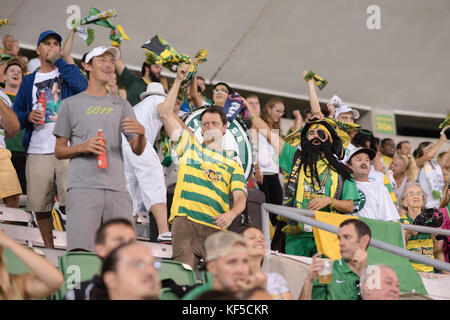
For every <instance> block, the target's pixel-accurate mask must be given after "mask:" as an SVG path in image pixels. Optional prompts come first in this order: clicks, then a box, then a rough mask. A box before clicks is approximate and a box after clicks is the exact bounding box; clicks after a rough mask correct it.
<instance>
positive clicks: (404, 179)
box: [386, 155, 418, 199]
mask: <svg viewBox="0 0 450 320" xmlns="http://www.w3.org/2000/svg"><path fill="white" fill-rule="evenodd" d="M417 175H418V169H417V167H416V162H415V161H414V159H413V157H412V156H405V155H398V156H395V157H394V159H393V160H392V163H391V165H390V166H389V170H388V172H387V174H386V176H387V177H388V179H389V181H390V182H391V184H392V187H393V188H394V194H395V197H396V198H397V199H400V197H401V195H402V193H403V191H404V190H405V187H406V184H407V183H410V182H415V181H416V179H417Z"/></svg>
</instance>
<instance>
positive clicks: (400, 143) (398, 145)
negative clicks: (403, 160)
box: [395, 140, 411, 150]
mask: <svg viewBox="0 0 450 320" xmlns="http://www.w3.org/2000/svg"><path fill="white" fill-rule="evenodd" d="M404 143H409V144H411V143H410V142H409V141H406V140H404V141H400V142H399V143H397V146H396V147H395V149H397V150H400V149H401V148H402V145H403V144H404Z"/></svg>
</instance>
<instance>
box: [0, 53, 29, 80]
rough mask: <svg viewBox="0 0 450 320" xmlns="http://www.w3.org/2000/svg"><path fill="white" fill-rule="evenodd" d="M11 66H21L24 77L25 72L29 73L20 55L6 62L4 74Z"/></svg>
mask: <svg viewBox="0 0 450 320" xmlns="http://www.w3.org/2000/svg"><path fill="white" fill-rule="evenodd" d="M11 66H18V67H19V68H20V70H21V71H22V77H24V76H25V74H26V73H27V65H26V64H25V63H24V62H23V61H22V59H20V58H19V57H13V58H11V59H9V60H8V62H6V68H5V70H4V72H3V74H6V71H7V70H8V68H9V67H11Z"/></svg>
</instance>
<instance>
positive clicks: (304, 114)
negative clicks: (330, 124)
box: [302, 109, 312, 119]
mask: <svg viewBox="0 0 450 320" xmlns="http://www.w3.org/2000/svg"><path fill="white" fill-rule="evenodd" d="M308 113H311V114H312V111H311V110H310V109H306V110H305V111H303V114H302V116H303V119H305V118H306V115H307V114H308Z"/></svg>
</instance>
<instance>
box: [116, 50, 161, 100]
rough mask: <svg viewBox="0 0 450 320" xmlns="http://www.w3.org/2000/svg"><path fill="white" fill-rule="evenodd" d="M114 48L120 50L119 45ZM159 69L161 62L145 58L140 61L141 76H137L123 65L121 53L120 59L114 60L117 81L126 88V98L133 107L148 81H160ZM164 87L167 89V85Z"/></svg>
mask: <svg viewBox="0 0 450 320" xmlns="http://www.w3.org/2000/svg"><path fill="white" fill-rule="evenodd" d="M116 48H117V49H119V50H120V46H117V47H116ZM161 71H162V64H155V63H153V62H152V61H149V60H145V61H144V62H143V63H142V69H141V74H142V78H139V77H137V76H136V75H135V74H134V73H133V72H132V71H131V70H130V69H128V67H127V66H126V65H125V63H124V62H123V58H122V54H121V55H120V59H118V60H117V61H116V72H117V76H118V77H117V81H118V83H119V84H123V85H124V86H125V88H126V89H127V100H128V102H129V103H130V104H131V105H132V106H133V107H134V106H135V105H136V104H138V103H139V102H141V99H140V95H141V93H142V92H145V90H146V89H147V85H148V84H149V83H150V82H162V81H161ZM163 85H164V83H163ZM165 89H166V90H167V86H165Z"/></svg>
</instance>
